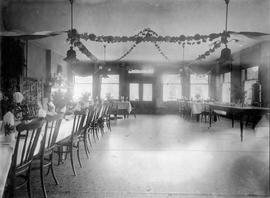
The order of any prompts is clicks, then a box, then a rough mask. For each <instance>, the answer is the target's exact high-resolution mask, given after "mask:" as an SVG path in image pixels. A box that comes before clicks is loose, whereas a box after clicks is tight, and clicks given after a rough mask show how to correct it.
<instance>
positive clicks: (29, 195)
mask: <svg viewBox="0 0 270 198" xmlns="http://www.w3.org/2000/svg"><path fill="white" fill-rule="evenodd" d="M27 177H28V178H27V194H28V197H29V198H32V192H31V166H30V167H29V170H28V173H27Z"/></svg>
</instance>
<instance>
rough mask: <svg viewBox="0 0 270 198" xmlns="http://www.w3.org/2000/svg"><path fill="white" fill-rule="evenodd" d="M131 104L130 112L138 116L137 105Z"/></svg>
mask: <svg viewBox="0 0 270 198" xmlns="http://www.w3.org/2000/svg"><path fill="white" fill-rule="evenodd" d="M130 104H131V111H130V113H129V114H133V116H134V118H136V105H135V104H132V103H130Z"/></svg>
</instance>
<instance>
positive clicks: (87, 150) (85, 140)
mask: <svg viewBox="0 0 270 198" xmlns="http://www.w3.org/2000/svg"><path fill="white" fill-rule="evenodd" d="M83 144H84V151H85V154H86V157H87V159H88V158H89V155H88V152H89V149H88V146H87V138H86V134H85V135H84V138H83Z"/></svg>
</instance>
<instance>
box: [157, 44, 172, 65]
mask: <svg viewBox="0 0 270 198" xmlns="http://www.w3.org/2000/svg"><path fill="white" fill-rule="evenodd" d="M155 47H156V48H157V50H158V52H159V53H160V54H161V56H163V57H164V58H165V60H167V61H169V58H168V56H167V55H165V54H164V52H163V51H162V50H161V48H160V46H159V45H158V44H157V42H155Z"/></svg>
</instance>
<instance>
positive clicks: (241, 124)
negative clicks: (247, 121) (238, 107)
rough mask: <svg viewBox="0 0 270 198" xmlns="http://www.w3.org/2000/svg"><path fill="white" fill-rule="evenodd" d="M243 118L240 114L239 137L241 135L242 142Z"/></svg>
mask: <svg viewBox="0 0 270 198" xmlns="http://www.w3.org/2000/svg"><path fill="white" fill-rule="evenodd" d="M243 125H244V122H243V119H242V115H241V116H240V137H241V142H243Z"/></svg>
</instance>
